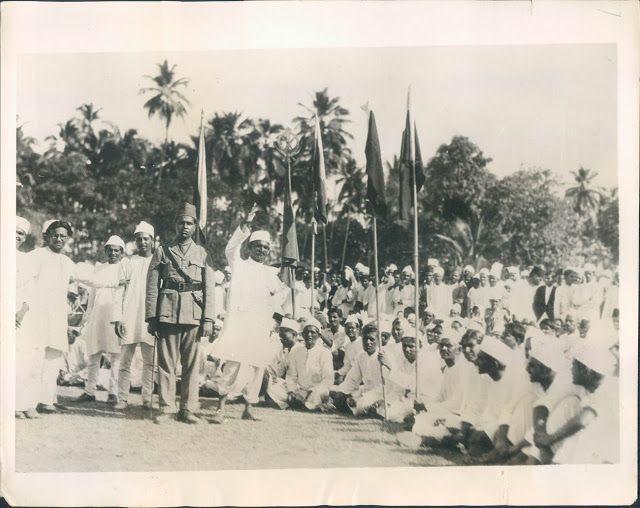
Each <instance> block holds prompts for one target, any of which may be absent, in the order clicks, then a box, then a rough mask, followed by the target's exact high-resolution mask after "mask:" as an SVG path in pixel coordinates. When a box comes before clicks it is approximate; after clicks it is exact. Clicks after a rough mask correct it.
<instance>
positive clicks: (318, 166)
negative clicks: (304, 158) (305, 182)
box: [312, 115, 327, 224]
mask: <svg viewBox="0 0 640 508" xmlns="http://www.w3.org/2000/svg"><path fill="white" fill-rule="evenodd" d="M314 138H315V140H314V147H313V190H312V192H313V196H314V203H313V216H314V217H315V219H316V221H318V222H319V223H320V224H326V223H327V177H326V171H325V167H324V149H323V147H322V131H321V129H320V121H319V120H318V115H316V126H315V136H314Z"/></svg>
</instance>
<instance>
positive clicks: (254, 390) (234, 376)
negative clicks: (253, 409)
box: [218, 361, 264, 404]
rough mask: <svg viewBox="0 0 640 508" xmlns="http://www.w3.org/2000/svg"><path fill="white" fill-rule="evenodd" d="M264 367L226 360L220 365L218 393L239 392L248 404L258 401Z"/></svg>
mask: <svg viewBox="0 0 640 508" xmlns="http://www.w3.org/2000/svg"><path fill="white" fill-rule="evenodd" d="M263 377H264V367H255V366H253V365H247V364H246V363H239V362H234V361H227V362H226V363H225V364H224V366H223V367H222V379H221V380H220V383H219V385H218V393H219V394H220V395H229V394H234V393H241V394H242V396H243V397H244V400H245V401H246V402H248V403H249V404H256V403H257V402H258V401H259V396H260V387H261V386H262V378H263Z"/></svg>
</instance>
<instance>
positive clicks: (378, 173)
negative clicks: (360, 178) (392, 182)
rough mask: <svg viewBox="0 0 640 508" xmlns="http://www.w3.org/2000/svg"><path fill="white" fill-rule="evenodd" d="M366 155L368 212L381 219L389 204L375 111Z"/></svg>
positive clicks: (370, 126) (385, 213)
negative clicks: (385, 190)
mask: <svg viewBox="0 0 640 508" xmlns="http://www.w3.org/2000/svg"><path fill="white" fill-rule="evenodd" d="M364 153H365V155H366V158H367V210H368V211H369V212H370V213H371V214H375V215H377V216H378V217H380V218H384V217H386V215H387V202H386V200H385V195H384V172H383V170H382V156H381V154H380V141H379V140H378V128H377V127H376V118H375V116H374V114H373V111H371V112H370V113H369V132H368V133H367V143H366V145H365V149H364Z"/></svg>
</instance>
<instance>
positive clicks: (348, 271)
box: [344, 266, 356, 282]
mask: <svg viewBox="0 0 640 508" xmlns="http://www.w3.org/2000/svg"><path fill="white" fill-rule="evenodd" d="M344 278H345V279H347V280H349V281H351V282H355V280H356V276H355V274H354V273H353V268H351V267H350V266H345V267H344Z"/></svg>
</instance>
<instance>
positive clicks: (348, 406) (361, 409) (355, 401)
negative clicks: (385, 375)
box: [331, 323, 382, 416]
mask: <svg viewBox="0 0 640 508" xmlns="http://www.w3.org/2000/svg"><path fill="white" fill-rule="evenodd" d="M377 333H378V330H377V328H376V325H375V324H373V323H369V324H368V325H366V326H365V327H364V329H363V331H362V347H363V349H364V351H361V352H360V353H359V354H358V355H357V356H356V358H355V361H354V363H353V365H352V366H351V368H350V369H349V372H348V373H347V375H346V377H345V379H344V381H342V383H340V384H339V385H337V386H333V387H332V390H331V398H332V400H333V403H334V405H335V406H336V409H338V410H342V411H351V412H352V413H353V414H355V415H357V416H359V415H364V414H367V413H370V411H371V410H374V409H375V408H376V407H377V406H378V405H379V404H381V403H382V368H381V365H380V358H379V357H378V354H377V353H378V346H377V342H376V341H377Z"/></svg>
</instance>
